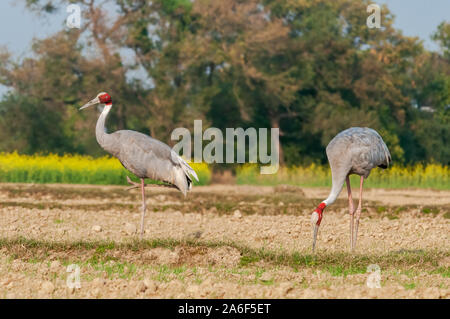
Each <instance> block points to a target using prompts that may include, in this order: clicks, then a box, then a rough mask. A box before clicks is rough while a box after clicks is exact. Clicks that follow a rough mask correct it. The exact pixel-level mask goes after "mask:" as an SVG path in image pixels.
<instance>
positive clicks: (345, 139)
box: [326, 127, 391, 206]
mask: <svg viewBox="0 0 450 319" xmlns="http://www.w3.org/2000/svg"><path fill="white" fill-rule="evenodd" d="M326 153H327V157H328V162H329V163H330V168H331V177H332V184H333V186H332V189H331V193H330V196H329V198H327V199H326V204H327V206H328V205H331V204H332V203H333V202H334V201H335V200H336V198H337V196H338V195H339V193H340V192H341V190H342V186H343V185H344V182H345V179H346V178H347V176H348V175H350V174H356V175H360V176H362V177H364V178H367V177H369V174H370V171H371V170H372V169H373V168H374V167H377V166H378V167H381V168H387V167H388V166H389V164H390V162H391V154H390V153H389V150H388V148H387V146H386V144H385V143H384V141H383V139H382V138H381V136H380V135H379V134H378V133H377V131H375V130H373V129H371V128H368V127H351V128H349V129H346V130H344V131H342V132H340V133H339V134H337V135H336V136H335V137H334V138H333V139H332V140H331V141H330V143H328V145H327V148H326Z"/></svg>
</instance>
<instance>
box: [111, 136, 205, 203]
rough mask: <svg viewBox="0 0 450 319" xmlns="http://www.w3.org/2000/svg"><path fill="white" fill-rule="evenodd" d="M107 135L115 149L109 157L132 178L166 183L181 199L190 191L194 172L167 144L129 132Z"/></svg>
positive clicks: (195, 175)
mask: <svg viewBox="0 0 450 319" xmlns="http://www.w3.org/2000/svg"><path fill="white" fill-rule="evenodd" d="M111 135H112V136H114V139H115V140H116V141H117V144H118V145H119V147H118V150H117V151H116V152H115V154H113V155H114V156H116V157H117V158H118V159H119V160H120V162H121V163H122V165H123V166H124V167H125V168H126V169H128V170H129V171H131V172H132V173H133V174H135V175H136V176H138V177H140V178H150V179H153V180H158V181H162V182H166V183H169V184H171V185H174V186H176V187H177V188H178V189H179V190H180V191H182V192H183V193H184V194H185V195H186V192H187V191H188V190H190V189H191V188H192V179H191V176H193V177H194V178H195V179H196V180H197V181H198V177H197V174H196V173H195V171H194V170H193V169H192V168H191V167H190V166H189V164H187V163H186V161H184V160H183V159H182V158H181V157H180V156H178V154H176V153H175V152H174V151H173V150H172V149H171V148H170V147H169V146H168V145H167V144H165V143H163V142H161V141H158V140H156V139H154V138H152V137H150V136H148V135H145V134H142V133H139V132H135V131H130V130H121V131H117V132H114V133H112V134H111Z"/></svg>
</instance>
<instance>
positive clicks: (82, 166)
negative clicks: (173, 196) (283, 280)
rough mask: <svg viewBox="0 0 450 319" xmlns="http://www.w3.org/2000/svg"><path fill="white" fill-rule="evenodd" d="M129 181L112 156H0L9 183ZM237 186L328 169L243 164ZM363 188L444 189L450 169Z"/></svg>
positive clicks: (388, 172) (410, 170)
mask: <svg viewBox="0 0 450 319" xmlns="http://www.w3.org/2000/svg"><path fill="white" fill-rule="evenodd" d="M190 165H191V167H192V168H193V169H194V170H195V171H196V173H197V175H198V177H199V180H200V181H199V182H198V183H197V182H196V183H195V184H197V185H207V184H209V183H210V181H211V175H212V172H211V168H210V167H209V166H208V164H206V163H190ZM127 175H129V176H130V177H132V178H133V176H132V175H131V174H130V173H128V172H127V171H126V169H125V168H124V167H123V166H122V164H121V163H120V162H119V161H118V160H117V159H116V158H113V157H110V156H104V157H99V158H93V157H91V156H85V155H63V156H59V155H55V154H49V155H20V154H18V153H16V152H14V153H0V182H15V183H69V184H103V185H125V184H126V176H127ZM351 181H352V184H354V186H357V185H358V176H355V175H352V177H351ZM236 182H237V184H253V185H278V184H290V185H298V186H305V187H314V186H331V171H330V168H329V166H328V165H315V164H312V165H310V166H294V167H280V169H279V170H278V172H277V173H276V174H272V175H262V174H260V170H259V166H258V165H255V164H245V165H242V166H240V167H238V168H237V170H236ZM365 186H367V187H383V188H408V187H418V188H434V189H450V170H449V168H448V166H443V165H439V164H427V165H422V164H417V165H412V166H392V167H389V168H388V169H385V170H382V169H379V168H376V169H373V170H372V172H371V174H370V176H369V178H368V179H367V180H366V181H365Z"/></svg>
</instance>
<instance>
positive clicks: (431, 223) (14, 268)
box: [0, 184, 450, 298]
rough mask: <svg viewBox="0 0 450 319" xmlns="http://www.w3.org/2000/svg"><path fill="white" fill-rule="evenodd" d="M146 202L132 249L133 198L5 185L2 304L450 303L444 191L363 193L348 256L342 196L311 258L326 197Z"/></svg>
mask: <svg viewBox="0 0 450 319" xmlns="http://www.w3.org/2000/svg"><path fill="white" fill-rule="evenodd" d="M147 194H148V200H147V207H148V211H147V217H146V227H145V235H144V240H143V241H140V240H139V236H138V231H137V230H138V229H139V225H140V197H139V191H137V190H133V191H130V192H127V191H125V187H110V186H108V187H102V186H73V185H31V184H23V185H22V184H0V218H1V220H0V232H1V236H0V298H450V289H449V283H450V241H449V233H450V191H431V190H421V189H413V190H383V189H368V190H366V191H365V194H364V198H365V202H364V210H363V213H362V218H361V224H360V231H359V236H358V243H357V247H356V250H355V251H354V252H353V253H350V252H349V217H348V210H347V201H346V199H345V196H346V193H345V190H344V191H343V192H342V194H341V197H340V199H339V200H338V201H337V202H336V203H335V204H334V205H333V206H331V207H329V208H327V209H326V210H325V213H324V219H323V221H322V226H321V228H320V231H319V237H318V244H317V245H318V246H317V247H318V250H317V252H316V255H315V256H313V255H311V224H310V216H311V212H312V210H313V209H314V208H315V207H316V205H317V204H318V203H320V202H321V200H323V199H324V198H325V197H326V196H327V194H328V189H321V188H311V189H302V188H296V187H292V186H291V187H288V186H278V187H250V186H231V185H226V186H222V185H214V186H208V187H196V188H194V190H193V191H192V192H191V193H189V194H188V197H187V198H186V199H185V198H183V196H182V195H181V194H180V193H178V192H176V191H174V190H170V189H162V188H149V189H148V190H147ZM72 264H75V265H77V266H78V267H79V270H80V285H81V287H80V288H69V287H68V285H67V278H68V276H72V275H73V274H74V273H71V272H68V271H67V268H68V266H69V265H72ZM369 265H376V266H370V267H369ZM368 267H369V271H368ZM377 267H379V269H380V271H379V272H378V273H377V272H372V271H373V270H374V269H378V268H377ZM378 275H379V279H380V280H379V284H380V288H376V287H374V286H373V285H372V286H371V285H369V286H371V287H372V288H369V286H368V284H367V282H368V281H369V283H373V282H376V280H375V281H372V279H373V278H375V279H376V277H377V276H378Z"/></svg>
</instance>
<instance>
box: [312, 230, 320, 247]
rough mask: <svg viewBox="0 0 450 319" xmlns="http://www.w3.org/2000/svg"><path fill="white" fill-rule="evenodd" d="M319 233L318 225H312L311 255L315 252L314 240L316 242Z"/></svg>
mask: <svg viewBox="0 0 450 319" xmlns="http://www.w3.org/2000/svg"><path fill="white" fill-rule="evenodd" d="M318 231H319V225H317V224H316V225H314V232H313V246H312V251H313V253H314V252H315V250H316V240H317V232H318Z"/></svg>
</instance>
